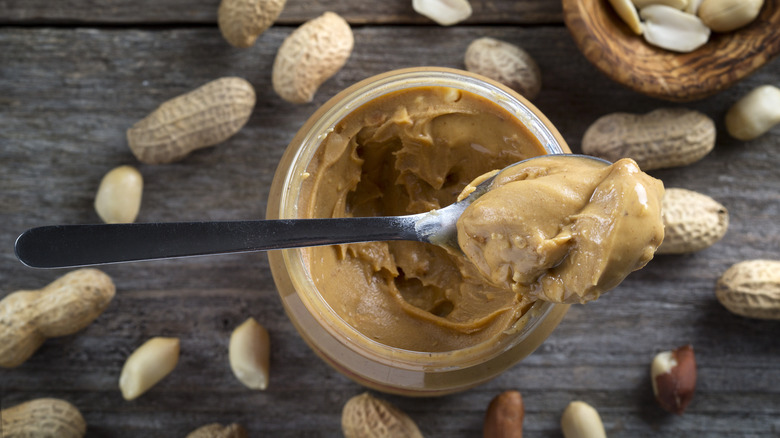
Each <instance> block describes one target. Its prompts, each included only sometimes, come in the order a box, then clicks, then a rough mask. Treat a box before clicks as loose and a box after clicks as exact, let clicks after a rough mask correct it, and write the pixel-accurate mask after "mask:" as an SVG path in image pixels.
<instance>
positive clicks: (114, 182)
mask: <svg viewBox="0 0 780 438" xmlns="http://www.w3.org/2000/svg"><path fill="white" fill-rule="evenodd" d="M143 187H144V180H143V177H142V176H141V172H139V171H138V169H136V168H135V167H132V166H119V167H116V168H114V169H112V170H111V171H109V172H108V173H107V174H106V175H105V176H104V177H103V179H102V180H101V181H100V186H99V187H98V191H97V194H96V195H95V211H96V212H97V214H98V216H100V219H102V220H103V222H105V223H107V224H120V223H131V222H134V221H135V218H136V217H137V216H138V211H139V210H140V209H141V196H142V194H143Z"/></svg>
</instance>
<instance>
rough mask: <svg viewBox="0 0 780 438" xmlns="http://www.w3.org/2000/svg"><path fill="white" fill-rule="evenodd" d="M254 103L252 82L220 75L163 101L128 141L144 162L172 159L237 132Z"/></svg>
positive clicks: (215, 142)
mask: <svg viewBox="0 0 780 438" xmlns="http://www.w3.org/2000/svg"><path fill="white" fill-rule="evenodd" d="M254 107H255V90H254V88H252V85H251V84H250V83H249V82H247V81H245V80H244V79H241V78H236V77H226V78H220V79H217V80H214V81H211V82H209V83H207V84H205V85H203V86H201V87H199V88H196V89H195V90H193V91H190V92H189V93H186V94H182V95H181V96H178V97H175V98H173V99H171V100H169V101H167V102H165V103H163V104H162V105H160V106H159V107H158V108H157V109H156V110H154V111H153V112H152V113H151V114H149V115H148V116H146V117H145V118H144V119H143V120H141V121H140V122H138V123H136V124H135V125H133V126H132V127H131V128H130V129H128V130H127V143H128V144H129V146H130V150H131V151H133V154H134V155H135V156H136V158H138V160H139V161H141V162H142V163H146V164H163V163H172V162H174V161H178V160H181V159H182V158H184V157H185V156H187V154H189V153H190V152H192V151H194V150H197V149H201V148H205V147H208V146H214V145H216V144H219V143H222V142H223V141H225V140H227V139H228V138H230V137H231V136H233V135H234V134H235V133H237V132H238V131H239V130H240V129H241V128H242V127H243V126H244V124H246V122H247V120H249V116H250V115H251V114H252V109H254Z"/></svg>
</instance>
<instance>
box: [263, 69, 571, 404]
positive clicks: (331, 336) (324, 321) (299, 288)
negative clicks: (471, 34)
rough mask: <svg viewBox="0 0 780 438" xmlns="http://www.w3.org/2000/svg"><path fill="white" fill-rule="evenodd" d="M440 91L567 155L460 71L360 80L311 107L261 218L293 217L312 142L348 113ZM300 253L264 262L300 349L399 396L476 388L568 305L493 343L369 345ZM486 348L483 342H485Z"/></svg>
mask: <svg viewBox="0 0 780 438" xmlns="http://www.w3.org/2000/svg"><path fill="white" fill-rule="evenodd" d="M426 86H442V87H451V88H455V89H460V90H465V91H468V92H471V93H473V94H476V95H478V96H481V97H484V98H487V99H489V100H491V101H492V102H493V103H496V104H498V105H499V106H501V107H503V108H504V109H505V110H507V111H509V113H510V114H513V115H514V116H515V117H517V119H518V120H520V121H521V122H522V123H523V124H524V125H525V126H526V127H527V128H528V129H529V131H530V132H531V133H532V134H533V135H534V136H535V137H536V138H537V139H538V140H539V141H540V143H541V145H542V146H543V147H544V149H545V151H546V152H547V153H549V154H552V153H570V152H571V151H570V150H569V148H568V146H567V145H566V143H565V142H564V140H563V138H562V137H561V135H560V134H559V133H558V131H557V130H556V129H555V128H554V127H553V126H552V124H551V123H550V121H549V120H547V118H546V117H545V116H544V115H542V114H541V113H540V112H539V110H538V109H536V108H535V107H534V106H533V105H531V104H530V103H529V102H528V101H527V100H526V99H524V98H523V97H522V96H520V95H519V94H517V93H516V92H514V91H512V90H511V89H509V88H508V87H505V86H503V85H501V84H499V83H496V82H494V81H491V80H489V79H487V78H484V77H482V76H479V75H475V74H472V73H469V72H466V71H460V70H455V69H448V68H438V67H420V68H411V69H403V70H396V71H391V72H387V73H384V74H380V75H377V76H374V77H371V78H368V79H366V80H363V81H361V82H359V83H357V84H355V85H353V86H351V87H349V88H347V89H346V90H344V91H342V92H341V93H339V94H337V95H336V96H334V97H333V98H332V99H330V100H329V101H328V102H327V103H325V104H324V105H323V106H322V107H321V108H319V109H318V110H317V111H316V112H315V113H314V114H313V115H312V116H311V117H310V118H309V120H308V121H306V123H305V124H304V125H303V127H302V128H301V129H300V131H298V133H297V134H296V136H295V137H294V138H293V140H292V142H291V143H290V145H289V146H288V147H287V150H286V151H285V153H284V155H283V157H282V159H281V162H280V163H279V166H278V168H277V170H276V174H275V175H274V179H273V183H272V185H271V190H270V194H269V200H268V210H267V218H268V219H294V218H299V217H300V216H299V215H298V202H299V197H300V195H301V186H302V182H303V180H304V179H305V178H306V177H307V176H308V174H307V173H306V170H307V167H308V165H309V163H310V161H311V160H312V157H313V156H314V153H315V152H316V150H317V148H318V147H319V145H320V142H321V141H322V139H323V138H325V136H326V135H327V134H328V133H329V132H330V131H331V130H332V129H333V128H334V126H335V125H336V124H337V123H338V122H339V121H340V120H342V118H344V117H345V116H346V115H347V114H349V113H350V112H351V111H353V110H355V109H356V108H359V107H360V106H361V105H363V104H365V103H367V102H369V101H371V100H373V99H376V98H378V97H381V96H383V95H385V94H387V93H393V92H396V91H399V90H403V89H408V88H415V87H426ZM303 251H304V250H298V249H291V250H280V251H270V252H269V253H268V258H269V261H270V266H271V271H272V274H273V277H274V281H275V283H276V286H277V288H278V291H279V295H280V297H281V299H282V303H283V305H284V308H285V311H286V312H287V315H288V316H289V318H290V320H291V321H292V323H293V324H294V325H295V328H296V329H297V330H298V332H299V333H300V335H301V336H302V337H303V339H304V340H305V341H306V342H307V343H308V345H309V346H310V347H311V348H312V349H313V350H314V351H315V352H316V353H317V354H318V355H319V356H320V357H321V358H322V359H323V360H325V361H326V362H327V363H328V364H330V365H331V366H332V367H334V368H335V369H336V370H338V371H339V372H341V373H342V374H344V375H346V376H347V377H350V378H351V379H353V380H355V381H357V382H358V383H360V384H362V385H365V386H367V387H370V388H373V389H376V390H379V391H383V392H388V393H395V394H401V395H407V396H434V395H444V394H449V393H453V392H457V391H462V390H465V389H468V388H471V387H473V386H476V385H479V384H480V383H484V382H486V381H488V380H490V379H491V378H493V377H495V376H497V375H498V374H499V373H501V372H503V371H504V370H506V369H507V368H509V367H510V366H512V365H514V364H515V363H517V362H518V361H520V360H522V359H523V358H524V357H526V356H528V355H529V354H531V352H533V351H534V350H535V349H536V348H537V347H538V346H539V345H541V343H542V342H543V341H544V340H545V339H546V338H547V337H548V336H549V335H550V333H551V332H552V331H553V329H554V328H555V327H556V326H557V325H558V323H559V322H560V321H561V319H562V318H563V316H564V315H565V314H566V311H567V310H568V305H556V304H551V303H546V302H541V301H540V302H536V303H534V304H533V305H532V306H531V308H530V309H529V310H528V311H527V312H526V313H525V314H524V315H523V316H522V317H521V318H520V319H519V320H518V321H517V322H516V323H515V324H514V325H513V326H512V328H511V330H508V331H506V332H505V333H504V334H502V335H501V339H498V340H495V341H491V342H490V343H489V345H487V346H485V345H474V346H471V347H468V348H464V349H461V350H456V351H447V352H422V351H409V350H404V349H400V348H395V347H391V346H388V345H384V344H381V343H379V342H376V341H374V340H372V339H370V338H369V337H367V336H365V335H363V334H362V333H360V332H359V331H358V330H356V329H355V328H354V327H352V326H350V325H349V324H348V323H346V322H345V321H344V320H343V319H342V318H341V317H340V316H339V315H338V314H337V313H336V312H335V311H334V310H333V309H332V308H331V307H330V306H329V305H328V303H327V302H326V301H325V300H324V299H323V298H322V296H321V295H320V294H319V293H318V291H317V285H316V284H315V283H314V281H313V280H312V278H311V276H310V275H309V272H308V269H307V266H306V262H305V260H304V259H305V257H304V253H303ZM485 344H487V343H485Z"/></svg>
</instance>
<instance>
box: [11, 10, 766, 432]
mask: <svg viewBox="0 0 780 438" xmlns="http://www.w3.org/2000/svg"><path fill="white" fill-rule="evenodd" d="M472 4H473V7H474V15H473V16H472V18H471V19H469V20H468V21H467V22H465V23H462V24H461V25H458V26H455V27H451V28H442V27H438V26H436V25H434V24H432V22H430V21H429V20H427V19H425V18H423V17H421V16H418V15H416V14H415V13H414V11H413V10H412V8H411V2H410V1H408V0H404V1H399V2H382V1H374V2H368V1H359V0H352V1H337V0H320V1H303V0H288V3H287V6H286V9H285V11H284V12H283V14H282V16H281V17H280V19H279V21H278V22H277V25H275V26H274V27H273V28H271V29H270V30H269V31H267V32H266V33H265V34H264V35H262V36H261V37H260V39H259V40H258V41H257V43H256V44H255V45H254V46H253V47H251V48H248V49H243V50H241V49H235V48H232V47H230V46H229V45H228V44H227V43H226V42H225V41H224V40H223V39H222V37H221V35H220V33H219V30H218V29H217V27H216V25H215V21H216V10H217V6H218V1H217V0H187V1H184V0H154V1H151V0H132V1H131V0H104V1H102V2H87V1H77V0H63V1H57V2H52V1H49V0H4V1H3V2H0V166H1V167H0V188H1V190H2V192H1V195H0V297H2V296H5V295H7V294H9V293H11V292H13V291H15V290H19V289H34V288H39V287H42V286H44V285H46V284H47V283H49V282H50V281H52V280H54V279H55V278H56V277H58V276H60V275H62V274H64V273H65V272H67V270H35V269H30V268H26V267H24V266H22V265H21V264H20V263H19V262H18V261H17V260H16V258H15V256H14V252H13V244H14V239H15V238H16V236H17V235H18V234H19V233H21V232H22V231H24V230H25V229H27V228H30V227H34V226H40V225H46V224H61V223H62V224H75V223H95V222H97V221H98V217H97V215H96V213H95V212H94V209H93V208H92V202H93V200H94V195H95V191H96V189H97V186H98V183H99V182H100V179H101V177H102V176H103V175H104V174H105V172H107V171H108V170H109V169H111V168H113V167H115V166H118V165H122V164H132V165H136V166H137V167H138V168H139V169H140V171H141V173H142V174H143V176H144V179H145V187H144V194H143V204H142V207H141V212H140V216H139V218H138V221H144V222H146V221H177V220H238V219H253V218H261V217H263V216H264V213H265V206H266V202H267V196H268V188H269V184H270V181H271V177H272V174H273V172H274V168H275V166H276V163H277V162H278V160H279V158H280V156H281V154H282V151H283V150H284V148H285V146H286V145H287V143H288V142H289V141H290V139H291V138H292V137H293V135H294V133H295V132H296V131H297V129H298V128H299V127H300V126H301V125H302V124H303V122H304V121H305V120H306V118H307V117H308V116H309V115H310V114H311V113H312V112H313V111H314V110H315V109H316V108H317V107H318V106H319V105H321V104H322V103H323V102H325V101H326V100H327V99H328V98H329V97H331V96H333V95H334V94H335V93H337V92H338V91H339V90H341V89H343V88H345V87H347V86H349V85H350V84H352V83H354V82H356V81H358V80H361V79H363V78H366V77H368V76H371V75H374V74H378V73H381V72H384V71H387V70H390V69H395V68H401V67H410V66H420V65H436V66H447V67H456V68H463V54H464V52H465V49H466V47H467V46H468V44H469V43H470V42H471V41H472V40H473V39H475V38H477V37H481V36H491V37H495V38H499V39H503V40H506V41H509V42H512V43H515V44H517V45H520V46H521V47H524V48H525V49H526V50H527V51H528V52H529V53H530V54H531V55H532V56H533V57H534V58H535V59H536V60H537V62H538V63H539V65H540V67H541V71H542V77H543V85H542V92H541V94H540V95H539V96H538V98H537V99H535V101H534V103H535V104H536V105H537V106H538V107H539V108H540V109H541V110H542V111H543V112H544V113H545V114H546V115H547V116H548V117H549V118H550V119H551V120H552V122H553V123H554V124H555V125H556V126H557V127H558V129H559V130H560V131H561V132H562V134H563V136H564V137H565V138H566V140H567V142H568V143H569V144H570V146H571V147H572V149H573V150H575V151H578V150H579V149H580V142H581V138H582V135H583V133H584V132H585V130H586V129H587V127H588V126H589V125H590V124H591V123H592V122H593V121H594V120H595V119H596V118H598V117H599V116H602V115H604V114H607V113H611V112H615V111H627V112H635V113H644V112H647V111H650V110H653V109H655V108H659V107H665V106H685V107H689V108H694V109H697V110H700V111H702V112H704V113H706V114H707V115H709V116H710V117H712V118H713V119H714V120H715V121H716V124H717V128H718V139H717V144H716V147H715V150H714V151H713V152H712V153H711V154H709V155H708V156H707V157H705V158H704V159H703V160H702V161H700V162H698V163H695V164H693V165H691V166H688V167H685V168H676V169H667V170H663V171H656V172H652V174H653V175H654V176H656V177H658V178H661V179H662V180H663V181H664V182H665V184H666V186H667V187H683V188H688V189H692V190H696V191H699V192H702V193H705V194H707V195H710V196H712V197H713V198H715V199H716V200H718V201H719V202H721V203H722V204H724V205H725V206H726V207H727V208H728V209H729V212H730V217H731V225H730V228H729V231H728V233H727V235H726V237H725V238H724V239H723V240H722V241H720V242H719V243H717V244H716V245H714V246H713V247H711V248H709V249H706V250H704V251H701V252H698V253H695V254H690V255H681V256H657V257H656V258H655V259H654V260H653V261H652V262H651V263H650V264H649V265H648V266H647V267H646V268H645V269H643V270H642V271H640V272H637V273H635V274H632V275H631V276H630V277H629V278H628V279H627V280H626V281H625V282H624V283H623V284H622V285H620V286H619V287H618V288H617V289H616V290H614V291H612V292H611V293H609V294H607V295H606V296H604V297H603V298H602V299H600V300H598V301H597V302H595V303H591V304H588V305H586V306H574V307H572V309H571V311H570V312H569V314H568V315H567V316H566V318H565V319H564V321H563V323H562V324H561V325H560V326H559V328H558V329H557V330H556V331H555V332H554V333H553V335H552V336H551V337H550V338H549V340H548V341H547V342H546V343H544V344H543V345H542V346H541V347H540V348H539V349H538V350H537V351H536V352H535V353H534V354H533V355H532V356H530V357H529V358H527V359H526V360H525V361H523V362H522V363H520V364H518V365H516V366H515V367H513V368H511V369H510V370H509V371H507V372H505V373H504V374H502V375H501V376H499V377H498V378H496V379H494V380H493V381H491V382H489V383H486V384H484V385H482V386H480V387H478V388H475V389H472V390H469V391H466V392H463V393H460V394H456V395H451V396H445V397H440V398H435V399H414V398H404V397H398V396H385V395H380V396H381V397H383V398H385V399H388V400H390V401H392V402H393V403H395V404H396V405H397V406H398V407H400V408H401V409H403V410H404V411H405V412H407V413H408V414H409V415H410V416H411V417H412V418H413V419H414V420H415V421H416V422H417V424H418V425H419V426H420V429H421V430H422V432H423V433H424V434H425V435H426V436H430V437H475V436H480V435H481V428H482V419H483V415H484V411H485V408H486V406H487V404H488V402H489V401H490V399H492V398H493V397H494V396H495V395H497V394H498V393H499V392H501V391H503V390H506V389H518V390H520V391H521V392H522V393H523V396H524V399H525V406H526V417H525V430H526V433H527V436H532V437H533V436H553V437H554V436H560V435H561V432H560V428H559V421H560V416H561V413H562V411H563V409H564V408H565V407H566V405H567V404H568V403H569V402H570V401H572V400H584V401H586V402H588V403H590V404H591V405H593V406H594V407H596V408H597V409H598V411H599V412H600V414H601V417H602V419H603V421H604V425H605V426H606V429H607V433H608V435H609V436H625V437H645V436H665V437H667V436H680V437H690V436H707V437H719V436H723V437H726V436H729V437H732V436H778V435H780V322H777V321H761V320H751V319H746V318H742V317H738V316H735V315H732V314H730V313H729V312H728V311H726V310H725V309H724V308H723V307H721V305H720V304H719V303H718V301H717V300H716V298H715V295H714V285H715V281H716V280H717V278H718V277H719V276H720V274H721V273H722V272H723V271H724V270H725V269H726V268H728V267H729V266H731V265H732V264H734V263H736V262H739V261H742V260H745V259H753V258H770V259H778V258H780V219H778V218H780V127H778V128H775V129H773V130H772V131H771V132H770V133H769V134H767V135H765V136H763V137H761V138H759V139H757V140H754V141H750V142H740V141H736V140H733V139H731V138H730V137H729V136H728V135H727V134H726V132H725V129H724V126H723V116H724V114H725V112H726V110H727V109H728V107H729V106H730V105H731V104H732V103H733V102H734V101H735V100H736V99H737V98H739V97H740V96H742V95H744V94H745V93H747V92H748V91H749V90H751V89H752V88H753V87H755V86H758V85H761V84H767V83H769V84H774V85H780V60H774V61H773V62H770V63H769V64H767V65H765V66H764V67H763V68H761V69H760V70H758V72H756V73H755V74H754V75H752V76H751V77H749V78H747V79H746V80H744V81H742V82H740V83H739V84H737V85H736V86H734V87H732V88H730V89H728V90H727V91H725V92H723V93H721V94H719V95H716V96H714V97H711V98H708V99H706V100H702V101H698V102H693V103H688V104H671V103H668V102H665V101H661V100H656V99H651V98H649V97H645V96H642V95H639V94H637V93H635V92H633V91H630V90H628V89H626V88H624V87H622V86H620V85H617V84H615V83H613V82H611V81H610V80H609V79H607V78H606V77H605V76H604V75H602V74H601V73H600V72H599V71H597V70H596V68H595V67H593V66H592V65H590V64H589V63H588V62H587V61H586V60H585V58H584V57H583V56H582V55H581V54H580V53H579V52H578V50H577V48H576V47H575V45H574V43H573V42H572V39H571V37H570V35H569V33H568V32H567V30H566V28H565V27H564V25H563V22H562V14H561V6H560V4H559V3H558V2H555V1H551V0H529V1H516V0H492V1H487V0H472ZM327 10H332V11H335V12H337V13H339V14H341V15H343V16H344V17H345V18H347V19H348V20H349V21H350V23H351V24H352V25H353V31H354V34H355V49H354V52H353V53H352V56H351V57H350V59H349V61H348V62H347V64H346V66H345V67H344V68H343V69H342V70H341V71H340V72H339V73H338V74H337V75H336V76H335V77H333V78H332V79H331V80H329V81H327V82H326V83H325V84H324V85H323V86H322V87H321V89H320V90H319V92H318V93H317V95H316V96H315V99H314V102H312V103H310V104H307V105H293V104H289V103H286V102H284V101H282V100H281V99H280V98H279V97H277V96H276V95H275V94H274V92H273V90H272V88H271V85H270V78H271V66H272V63H273V59H274V56H275V54H276V50H277V48H278V47H279V45H280V44H281V42H282V40H283V39H284V38H285V37H286V36H287V35H289V34H290V33H291V32H292V31H293V29H294V28H295V27H296V26H297V25H299V24H300V23H302V22H303V21H305V20H307V19H310V18H313V17H315V16H318V15H319V14H321V13H322V12H324V11H327ZM228 75H236V76H241V77H244V78H246V79H247V80H249V81H250V82H251V83H252V84H253V85H254V87H255V89H256V91H257V105H256V107H255V110H254V112H253V114H252V116H251V118H250V120H249V122H248V123H247V125H246V126H245V127H244V128H243V129H242V130H241V131H240V132H239V133H238V134H237V135H235V136H234V137H233V138H231V139H229V140H228V141H227V142H225V143H224V144H223V145H220V146H218V147H215V148H210V149H206V150H202V151H198V152H196V153H193V154H192V155H191V156H189V157H188V158H186V159H185V160H183V161H181V162H178V163H175V164H171V165H161V166H150V165H141V164H140V163H138V162H137V161H136V160H135V159H134V157H133V156H132V155H131V153H130V151H129V149H128V147H127V142H126V139H125V130H126V129H127V128H128V127H129V126H131V125H132V124H133V123H135V122H136V121H138V120H140V119H141V118H142V117H144V116H145V115H146V114H148V113H149V112H150V111H152V110H153V109H154V108H156V107H157V105H159V104H160V103H162V102H163V101H165V100H167V99H169V98H172V97H174V96H177V95H179V94H181V93H184V92H186V91H189V90H191V89H194V88H196V87H198V86H200V85H202V84H203V83H205V82H207V81H210V80H212V79H216V78H218V77H221V76H228ZM102 269H103V270H104V271H105V272H106V273H108V274H109V275H110V276H111V277H112V278H113V280H114V282H115V284H116V286H117V294H116V297H115V298H114V300H113V301H112V302H111V304H110V305H109V307H108V309H107V310H106V311H105V313H103V315H102V316H100V317H99V318H98V319H97V320H96V321H95V322H94V323H93V324H91V325H90V326H89V327H88V328H86V329H85V330H83V331H81V332H80V333H78V334H76V335H71V336H66V337H62V338H57V339H50V340H48V341H47V342H46V343H45V344H44V345H43V347H42V348H41V349H40V350H38V352H37V353H36V354H35V355H34V356H33V357H32V358H30V359H29V360H28V361H27V362H26V363H25V364H23V365H22V366H20V367H18V368H14V369H0V386H1V387H2V393H1V394H0V403H1V404H2V407H3V408H6V407H10V406H12V405H15V404H17V403H20V402H23V401H26V400H29V399H33V398H38V397H58V398H62V399H65V400H68V401H70V402H71V403H73V404H74V405H76V406H77V407H78V408H79V409H80V410H81V412H82V413H83V415H84V417H85V419H86V421H87V423H88V424H89V427H88V431H87V436H91V437H177V436H178V437H183V436H185V435H186V434H187V433H188V432H189V431H190V430H193V429H195V428H196V427H198V426H200V425H203V424H206V423H211V422H222V423H230V422H238V423H240V424H242V425H243V426H244V427H245V428H246V429H247V430H248V431H249V433H250V436H273V437H284V436H311V437H314V436H340V434H341V427H340V415H341V408H342V406H343V404H344V403H345V402H346V400H347V399H348V398H350V397H352V396H353V395H356V394H359V393H361V392H363V391H364V390H365V389H364V388H362V387H360V386H359V385H357V384H355V383H353V382H352V381H350V380H349V379H347V378H346V377H344V376H342V375H340V374H338V373H337V372H335V371H334V370H332V369H330V368H329V367H328V366H327V365H325V364H324V363H323V362H322V361H321V360H319V359H318V358H317V357H316V356H315V354H314V353H313V352H312V351H311V350H310V349H309V348H308V347H307V346H306V345H305V344H304V342H303V341H302V340H301V338H300V337H299V336H298V334H297V333H296V331H295V329H294V328H293V326H292V324H291V323H290V322H289V320H288V319H287V317H286V316H285V314H284V311H283V309H282V306H281V304H280V301H279V299H278V297H277V293H276V289H275V287H274V284H273V281H272V279H271V275H270V271H269V268H268V262H267V259H266V255H265V254H261V253H256V254H238V255H228V256H218V257H200V258H193V259H181V260H169V261H163V262H154V263H151V262H146V263H135V264H126V265H112V266H106V267H104V268H102ZM249 316H253V317H255V318H256V319H257V320H258V321H259V322H261V323H262V324H263V325H265V326H266V327H267V328H268V330H269V332H270V334H271V340H272V360H271V366H272V370H271V382H270V386H269V388H268V390H267V391H263V392H253V391H250V390H248V389H245V388H244V387H243V386H242V385H241V384H240V383H239V382H238V381H237V380H236V379H235V378H234V376H233V375H232V373H231V371H230V368H229V366H228V361H227V344H228V338H229V335H230V333H231V331H232V330H233V328H235V327H236V326H237V325H238V324H240V323H241V322H242V321H244V320H245V319H246V318H247V317H249ZM153 336H177V337H179V338H180V339H181V351H182V353H181V359H180V361H179V364H178V366H177V367H176V369H175V370H174V372H173V373H172V374H171V375H169V376H168V377H166V378H165V379H164V380H163V381H162V382H160V383H159V384H158V385H157V386H155V387H154V388H153V389H152V390H150V391H149V392H148V393H146V394H145V395H143V396H142V397H140V398H138V399H136V400H134V401H131V402H127V401H125V400H123V399H122V397H121V395H120V392H119V390H118V387H117V384H118V378H119V373H120V370H121V368H122V365H123V363H124V360H125V358H126V357H127V356H128V355H129V354H130V353H131V352H132V351H133V350H134V349H135V348H136V347H138V346H139V345H140V344H141V343H142V342H144V341H145V340H146V339H148V338H150V337H153ZM688 343H690V344H692V345H693V346H694V348H695V351H696V357H697V362H698V372H699V374H698V376H699V378H698V385H697V392H696V395H695V397H694V400H693V402H692V404H691V405H690V407H689V409H688V411H687V412H686V413H685V414H684V415H683V416H679V417H678V416H673V415H670V414H667V413H665V412H664V411H662V410H661V409H660V408H659V407H658V406H657V405H656V404H655V402H654V400H653V395H652V390H651V386H650V378H649V367H650V362H651V360H652V358H653V356H654V355H655V354H656V353H657V352H659V351H661V350H665V349H671V348H674V347H677V346H679V345H683V344H688Z"/></svg>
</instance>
